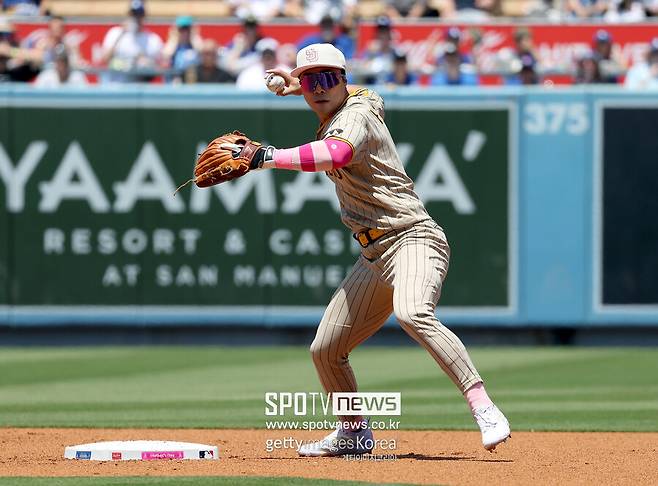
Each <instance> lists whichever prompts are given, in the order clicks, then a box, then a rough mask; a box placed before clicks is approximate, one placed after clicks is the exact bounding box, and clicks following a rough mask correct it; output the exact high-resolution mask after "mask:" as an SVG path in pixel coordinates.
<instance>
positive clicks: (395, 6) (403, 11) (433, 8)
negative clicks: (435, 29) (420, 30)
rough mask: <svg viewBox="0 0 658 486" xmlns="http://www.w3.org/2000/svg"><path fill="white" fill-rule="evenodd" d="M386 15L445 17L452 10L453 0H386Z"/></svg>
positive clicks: (393, 16)
mask: <svg viewBox="0 0 658 486" xmlns="http://www.w3.org/2000/svg"><path fill="white" fill-rule="evenodd" d="M384 3H385V4H386V9H385V12H386V15H387V16H388V17H390V18H391V19H399V18H401V17H407V18H420V17H446V16H450V15H451V14H452V13H453V11H454V2H453V1H448V2H445V1H431V0H386V1H385V2H384Z"/></svg>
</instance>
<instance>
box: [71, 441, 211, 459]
mask: <svg viewBox="0 0 658 486" xmlns="http://www.w3.org/2000/svg"><path fill="white" fill-rule="evenodd" d="M64 457H65V458H66V459H87V460H92V461H130V460H138V461H142V460H144V461H147V460H153V459H219V452H218V450H217V446H210V445H205V444H192V443H190V442H172V441H167V440H125V441H114V442H95V443H92V444H80V445H76V446H69V447H67V448H66V449H65V450H64Z"/></svg>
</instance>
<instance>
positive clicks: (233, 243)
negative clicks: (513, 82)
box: [0, 88, 651, 324]
mask: <svg viewBox="0 0 658 486" xmlns="http://www.w3.org/2000/svg"><path fill="white" fill-rule="evenodd" d="M419 93H421V94H419ZM433 93H434V95H432V96H430V94H429V93H427V92H385V93H384V97H385V99H386V101H387V106H388V108H387V114H386V121H387V124H388V126H389V128H390V130H391V133H392V135H393V137H394V139H395V141H396V144H397V147H398V152H399V153H400V156H401V158H402V161H403V163H404V164H405V167H406V169H407V172H408V173H409V175H410V176H411V177H412V178H413V179H414V181H415V188H416V191H417V193H418V194H419V196H420V198H421V199H422V200H423V201H424V202H425V204H426V206H427V208H428V210H429V212H430V214H431V215H432V216H433V217H434V219H435V220H436V221H437V222H438V223H439V224H440V225H441V226H443V227H444V229H445V230H446V233H447V235H448V239H449V242H450V244H451V247H452V259H451V264H450V270H449V274H448V280H447V282H446V284H445V287H444V292H443V295H442V300H441V309H442V310H443V312H444V313H445V315H446V316H448V319H451V318H452V319H455V320H457V321H460V320H461V321H464V322H467V321H473V322H488V321H492V322H493V321H497V322H509V323H523V322H524V321H525V322H530V321H532V320H534V319H535V318H536V316H534V314H533V309H532V308H530V309H528V308H525V307H524V304H523V303H522V302H520V298H523V297H524V290H520V289H519V285H520V283H521V282H522V281H525V282H526V283H528V284H529V285H530V286H531V287H533V289H534V288H535V287H536V286H537V285H541V284H542V283H545V282H543V281H538V282H535V281H533V279H532V276H531V275H528V273H527V272H526V268H527V267H526V266H523V261H524V257H523V254H524V253H523V252H527V251H532V245H533V241H534V240H533V238H535V237H536V235H535V236H534V237H533V236H527V231H530V229H532V228H533V225H536V224H537V221H533V222H532V224H530V225H528V226H524V225H523V217H524V211H525V209H524V208H527V207H528V206H529V205H530V206H532V204H536V203H537V198H541V197H542V191H544V190H545V188H546V187H547V185H550V184H555V183H556V182H557V183H561V182H563V181H564V180H565V179H567V178H568V177H569V174H567V173H562V174H560V173H559V171H558V172H557V173H556V172H551V173H550V174H548V176H547V177H548V178H547V179H545V180H534V177H533V176H532V172H530V173H526V172H524V171H525V170H526V168H527V169H528V170H530V171H532V170H533V167H532V164H540V165H545V164H554V161H553V160H552V159H551V156H550V153H549V152H550V149H548V151H546V149H543V148H542V143H547V144H549V145H550V144H555V150H560V146H562V148H567V150H570V151H571V149H569V148H568V147H569V144H573V143H576V145H577V148H576V149H574V150H575V152H573V153H572V154H571V157H572V158H573V159H574V160H576V161H577V163H578V164H580V166H583V167H584V166H585V165H588V164H592V162H591V161H590V160H588V159H587V157H588V156H589V157H590V158H591V157H592V153H593V150H594V148H593V143H594V139H595V136H594V133H595V130H594V128H593V125H594V124H595V120H594V118H593V117H594V116H595V113H594V109H593V108H592V107H591V105H590V104H589V103H590V101H589V100H585V98H583V97H582V96H581V95H573V94H572V95H570V96H572V97H573V99H570V98H566V101H561V103H563V104H564V106H565V107H566V108H565V110H566V111H565V113H564V120H563V125H564V126H562V125H560V126H557V125H556V122H555V120H554V119H553V118H551V119H550V120H549V119H546V120H544V121H542V119H541V117H542V116H544V117H546V116H548V115H546V114H542V113H541V106H542V105H541V103H540V102H538V101H536V100H535V101H533V99H532V96H541V95H533V94H527V93H525V92H522V91H518V90H517V91H498V92H492V93H497V96H490V95H486V94H484V93H486V92H485V91H478V92H477V94H476V95H472V94H468V93H460V94H459V95H458V96H455V95H451V94H449V93H446V92H444V91H436V92H433ZM583 100H585V101H583ZM533 103H534V105H533ZM528 106H530V109H528ZM537 106H539V107H540V108H537ZM574 106H575V107H576V108H573V107H574ZM583 117H584V118H583ZM583 120H584V121H583ZM542 123H543V125H542ZM554 125H555V126H554ZM316 128H317V120H316V118H315V115H313V113H312V112H310V111H309V110H308V109H307V108H306V107H305V105H304V103H303V101H302V100H300V99H299V98H298V99H294V100H289V99H284V100H279V99H275V100H273V99H272V97H271V96H267V95H260V94H258V95H249V94H241V93H237V92H234V91H230V90H184V89H175V88H160V89H147V88H127V89H124V90H121V91H108V90H96V89H94V90H93V91H92V90H89V91H84V92H75V91H65V92H35V91H33V90H30V89H20V88H11V89H6V90H5V91H0V176H1V182H2V183H1V184H0V201H3V204H2V205H1V206H0V232H1V234H2V237H1V238H0V320H2V321H4V322H7V323H15V324H21V323H23V324H30V323H38V322H42V323H43V322H46V323H55V324H56V323H66V322H71V321H72V320H74V321H83V322H86V321H90V322H107V323H112V322H128V323H139V322H152V323H158V322H192V323H199V322H204V323H213V322H236V323H240V322H250V323H268V322H270V323H274V322H281V323H286V322H300V323H301V322H304V323H310V324H312V323H315V322H317V319H318V318H319V316H320V315H321V311H322V308H323V306H324V305H326V303H327V302H328V300H329V298H330V297H331V294H332V292H333V290H334V289H335V288H336V286H337V285H338V284H339V283H340V281H341V280H342V279H343V277H344V276H345V275H346V273H347V272H349V270H350V268H351V266H352V264H353V263H354V261H355V259H356V257H357V255H358V252H359V247H358V244H356V242H355V241H354V240H353V238H352V237H351V234H350V233H349V231H348V230H347V229H346V228H345V227H344V226H342V224H341V223H340V218H339V208H338V204H337V200H336V196H335V192H334V187H333V184H332V183H331V181H330V179H329V178H327V177H326V176H325V175H324V173H315V174H313V173H295V172H286V171H261V172H258V173H253V174H248V175H247V176H246V177H244V178H241V179H239V180H236V181H234V182H231V183H227V184H223V185H220V186H216V187H214V188H209V189H198V188H196V187H194V186H193V185H188V186H187V187H185V188H183V189H182V190H181V191H180V192H179V193H178V194H177V195H175V196H174V191H175V189H176V187H177V186H178V185H179V184H181V183H182V182H183V181H185V180H186V179H188V178H189V177H190V175H191V172H192V168H193V165H194V161H195V157H196V154H197V153H199V152H200V151H201V150H202V149H203V147H204V146H205V144H206V143H207V142H208V141H210V140H211V139H212V138H214V137H215V136H217V135H219V134H221V133H224V132H226V131H229V130H231V129H240V130H241V131H243V132H245V133H247V134H248V135H249V136H251V137H252V138H254V139H257V140H262V141H265V142H268V143H272V144H274V145H276V146H278V147H287V146H294V145H299V144H302V143H304V142H307V141H309V140H312V139H314V137H315V130H316ZM554 128H555V130H554V131H555V133H553V131H552V130H553V129H554ZM559 130H563V131H564V134H560V133H558V131H559ZM538 136H541V137H543V138H542V140H540V141H539V142H538V143H537V145H536V147H537V149H538V150H541V151H543V153H540V154H537V153H534V152H533V150H532V149H531V147H529V146H528V144H531V143H532V142H533V140H532V139H533V137H538ZM551 139H552V140H551ZM519 153H521V154H522V156H523V160H522V161H520V160H519ZM563 162H564V161H561V162H560V163H563ZM570 170H574V168H572V169H570ZM589 170H591V171H592V172H593V170H594V165H593V164H592V168H591V169H589ZM519 173H521V174H522V176H524V177H528V178H530V179H531V180H530V184H531V185H530V186H521V185H520V184H519ZM551 178H553V179H551ZM533 184H534V185H537V186H538V187H539V188H540V189H541V190H540V191H538V192H537V193H533V192H528V190H529V189H531V188H532V187H533ZM574 184H583V186H582V194H586V193H587V191H591V188H590V187H589V185H588V184H589V183H587V181H586V178H585V174H580V175H579V176H578V177H577V180H576V181H575V182H574V181H571V182H569V183H567V184H566V185H565V186H564V188H563V189H561V188H560V186H559V185H555V186H554V193H553V195H554V197H556V198H558V199H559V198H560V197H561V194H562V195H564V197H565V198H566V199H567V200H569V198H570V197H572V195H570V191H573V190H575V189H577V188H574ZM588 202H589V201H588V200H587V198H582V199H581V202H580V207H572V208H571V210H573V211H587V210H588V209H587V208H588ZM558 206H559V203H558ZM550 211H551V210H550V208H547V207H544V208H541V209H539V216H542V215H544V213H547V212H548V214H549V217H548V218H546V217H545V216H544V217H545V219H546V221H547V223H548V226H547V231H548V233H547V235H546V238H553V237H555V236H556V235H552V234H551V232H550V231H551V225H553V224H554V223H553V220H554V218H555V217H556V216H555V215H553V214H550ZM542 212H543V213H542ZM565 221H566V223H567V225H569V224H577V221H575V222H574V220H573V216H570V215H568V214H567V215H566V218H565ZM538 227H541V226H538ZM545 229H546V228H545ZM575 237H577V238H579V241H578V242H576V243H575V245H586V244H587V243H586V235H585V234H580V233H578V234H576V235H575ZM541 240H542V241H544V240H545V238H541ZM555 244H556V245H561V244H564V242H560V241H555ZM573 253H574V249H573V248H570V249H567V252H566V255H567V261H568V262H569V265H571V259H572V258H573V256H574V255H573ZM540 256H541V255H540ZM520 264H521V265H522V266H521V267H519V265H520ZM622 264H623V262H622ZM528 267H530V268H532V265H529V266H528ZM557 270H559V262H558V263H557V264H555V265H553V267H552V268H551V269H549V270H545V269H544V270H542V271H548V272H553V273H554V272H555V271H557ZM572 271H573V269H571V268H568V267H567V269H566V272H567V274H568V273H569V272H572ZM587 273H588V272H587V271H586V270H585V271H583V270H576V271H575V273H574V275H573V279H574V280H573V281H574V282H577V285H578V286H579V287H578V289H576V292H578V294H579V296H581V297H582V298H583V299H587V298H588V296H587V292H588V291H589V290H591V288H593V287H594V286H593V285H592V284H591V282H590V283H588V282H587V281H586V280H587V277H586V275H587ZM528 277H530V278H528ZM567 277H569V275H567ZM558 283H559V282H558ZM567 285H570V283H569V282H567ZM606 288H610V287H606ZM563 290H564V289H561V288H560V289H557V292H558V293H561V292H563ZM530 292H531V295H530V297H531V300H532V299H533V298H535V299H536V297H537V296H536V295H534V294H532V292H536V290H532V291H530ZM549 292H550V289H545V290H544V293H545V294H548V293H549ZM546 299H548V301H547V302H544V303H542V304H541V305H544V306H545V307H546V308H548V307H549V306H550V299H551V297H550V296H549V295H546ZM645 300H646V299H645ZM646 303H647V302H644V304H646ZM649 303H651V299H650V298H649ZM541 305H540V306H539V307H537V309H540V310H539V311H538V312H539V313H540V314H541V312H542V311H541ZM569 309H570V308H569V307H568V306H567V310H568V311H569V312H570V313H571V314H569V312H567V314H568V315H573V317H574V321H578V319H580V320H582V321H584V320H586V318H587V313H588V308H587V306H583V305H579V306H576V305H575V304H573V303H572V304H571V310H569ZM573 311H577V312H580V315H574V312H573ZM545 315H546V316H547V321H549V322H550V320H551V312H550V311H549V312H548V313H546V312H545ZM556 315H557V316H558V317H557V320H562V321H564V320H565V318H564V316H561V315H560V314H559V313H558V314H556ZM553 319H554V320H555V318H553Z"/></svg>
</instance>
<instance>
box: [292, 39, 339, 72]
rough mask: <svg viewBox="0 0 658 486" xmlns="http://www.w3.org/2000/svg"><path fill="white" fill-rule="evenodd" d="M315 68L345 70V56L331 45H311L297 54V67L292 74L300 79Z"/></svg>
mask: <svg viewBox="0 0 658 486" xmlns="http://www.w3.org/2000/svg"><path fill="white" fill-rule="evenodd" d="M315 67H330V68H336V69H345V56H344V55H343V53H342V52H340V51H339V50H338V49H336V48H335V47H334V46H333V45H331V44H311V45H310V46H306V47H304V48H303V49H301V50H300V51H299V52H298V53H297V67H296V68H295V69H293V70H292V72H291V73H290V74H292V75H293V76H294V77H296V78H298V77H299V75H300V74H302V73H303V72H304V71H307V70H309V69H312V68H315Z"/></svg>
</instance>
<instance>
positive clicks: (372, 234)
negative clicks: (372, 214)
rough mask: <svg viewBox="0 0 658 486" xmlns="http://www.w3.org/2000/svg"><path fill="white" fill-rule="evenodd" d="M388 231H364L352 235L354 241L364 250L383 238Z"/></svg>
mask: <svg viewBox="0 0 658 486" xmlns="http://www.w3.org/2000/svg"><path fill="white" fill-rule="evenodd" d="M386 233H388V231H384V230H378V229H368V230H364V231H359V232H358V233H354V234H352V236H353V237H354V239H355V240H356V241H358V242H359V245H361V246H362V247H363V248H366V247H367V246H368V245H370V244H371V243H374V242H375V241H377V240H378V239H379V238H381V237H382V236H384V235H385V234H386Z"/></svg>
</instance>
